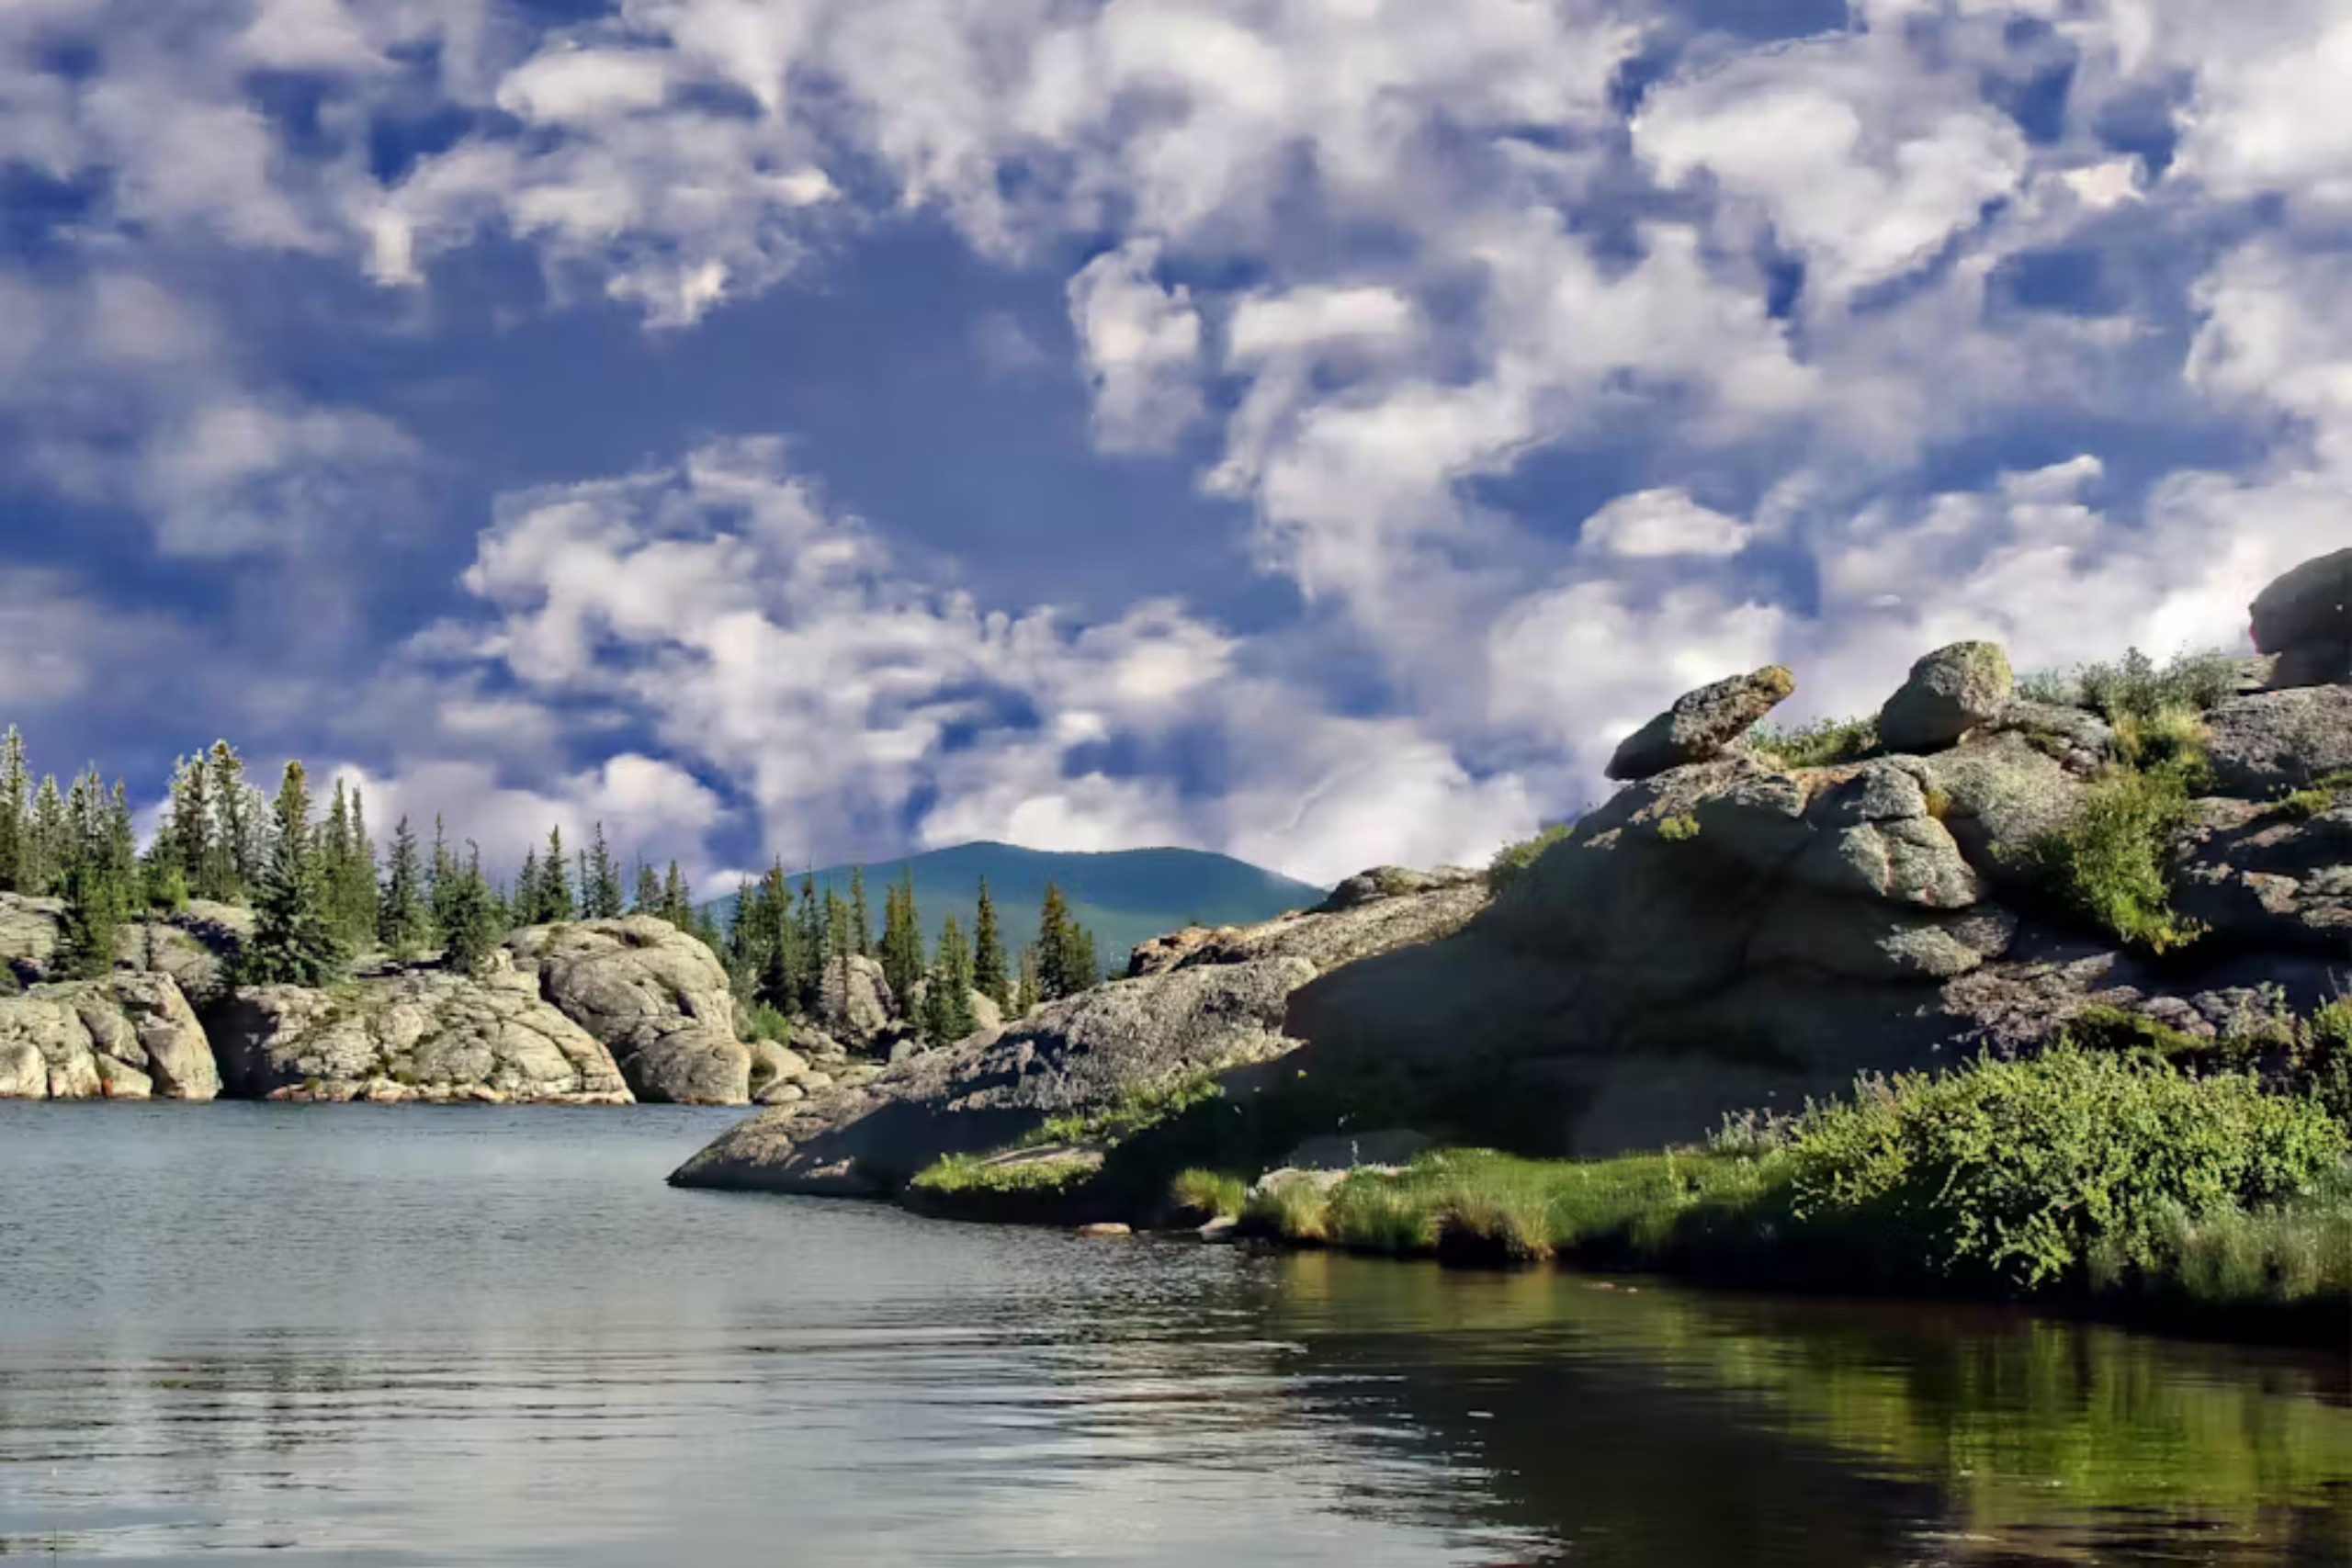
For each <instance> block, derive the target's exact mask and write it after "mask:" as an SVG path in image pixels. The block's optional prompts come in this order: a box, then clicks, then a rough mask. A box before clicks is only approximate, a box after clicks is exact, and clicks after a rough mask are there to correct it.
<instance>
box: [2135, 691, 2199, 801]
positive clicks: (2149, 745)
mask: <svg viewBox="0 0 2352 1568" xmlns="http://www.w3.org/2000/svg"><path fill="white" fill-rule="evenodd" d="M2210 739H2211V734H2210V732H2209V731H2208V730H2207V729H2206V728H2205V719H2204V716H2202V715H2201V714H2199V712H2198V711H2197V710H2196V709H2194V708H2190V707H2183V706H2172V707H2162V708H2158V709H2157V710H2156V711H2155V712H2154V713H2151V714H2147V715H2144V716H2143V715H2140V714H2130V713H2127V714H2124V715H2123V716H2120V717H2119V718H2118V719H2116V721H2115V754H2116V756H2117V757H2118V758H2119V759H2120V761H2122V763H2123V765H2124V766H2125V767H2127V768H2139V769H2142V770H2150V769H2159V768H2169V769H2174V770H2177V772H2178V773H2180V775H2181V781H2182V783H2183V784H2186V785H2187V786H2188V787H2189V788H2192V789H2194V788H2198V787H2201V786H2202V785H2203V784H2204V783H2205V782H2206V777H2207V769H2206V765H2205V748H2206V743H2207V742H2208V741H2209V740H2210Z"/></svg>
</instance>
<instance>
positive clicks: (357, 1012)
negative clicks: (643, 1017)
mask: <svg viewBox="0 0 2352 1568" xmlns="http://www.w3.org/2000/svg"><path fill="white" fill-rule="evenodd" d="M212 1042H213V1050H214V1054H215V1055H216V1057H217V1058H218V1060H219V1063H220V1077H221V1082H222V1084H223V1086H224V1088H225V1089H226V1090H227V1091H228V1092H229V1093H231V1094H233V1095H236V1096H238V1097H239V1098H242V1099H248V1100H376V1101H400V1100H473V1101H481V1102H487V1103H492V1104H510V1103H515V1104H519V1103H545V1102H557V1103H564V1104H575V1105H626V1104H628V1103H629V1102H630V1099H631V1096H630V1093H629V1089H628V1084H627V1083H626V1082H625V1081H624V1080H623V1078H622V1076H621V1072H620V1069H619V1067H618V1066H616V1063H615V1062H614V1059H613V1055H612V1053H611V1052H610V1051H608V1050H606V1049H605V1046H604V1044H603V1043H600V1042H599V1041H597V1040H596V1039H595V1038H594V1036H593V1035H591V1034H590V1033H589V1032H587V1031H586V1030H584V1029H582V1027H581V1026H580V1025H579V1024H577V1023H575V1022H573V1021H571V1019H570V1018H567V1017H566V1016H565V1015H564V1014H563V1013H561V1012H560V1011H559V1010H556V1009H555V1008H554V1007H553V1006H551V1005H550V1004H548V1002H546V1001H544V1000H542V999H541V998H540V996H539V986H538V983H537V980H536V979H535V978H534V977H533V976H530V975H528V974H524V973H519V972H517V971H515V969H513V968H512V967H503V968H500V969H497V970H494V971H493V972H492V974H490V975H489V976H485V977H483V978H481V979H472V978H468V977H466V976H458V975H452V974H449V973H447V972H446V971H442V970H414V971H406V972H396V973H393V974H390V975H386V976H378V977H375V978H370V979H363V980H353V981H346V982H345V983H344V984H342V985H340V986H336V987H332V988H330V989H326V990H307V989H302V988H300V987H292V986H258V987H248V988H246V989H244V990H243V991H241V992H240V993H239V994H238V995H237V997H236V998H235V1000H234V1001H232V1002H231V1003H229V1004H228V1005H226V1006H225V1007H223V1008H222V1009H220V1010H219V1011H218V1012H217V1013H216V1014H215V1016H214V1018H213V1019H212Z"/></svg>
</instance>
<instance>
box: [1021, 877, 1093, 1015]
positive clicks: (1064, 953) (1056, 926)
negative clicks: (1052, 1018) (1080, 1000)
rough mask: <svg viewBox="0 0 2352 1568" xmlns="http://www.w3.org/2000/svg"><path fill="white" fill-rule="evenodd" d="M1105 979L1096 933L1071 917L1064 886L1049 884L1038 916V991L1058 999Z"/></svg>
mask: <svg viewBox="0 0 2352 1568" xmlns="http://www.w3.org/2000/svg"><path fill="white" fill-rule="evenodd" d="M1102 979H1103V965H1102V961H1101V959H1100V958H1099V957H1098V956H1097V955H1096V953H1095V951H1094V933H1093V932H1091V931H1088V930H1087V929H1086V928H1085V927H1084V926H1081V925H1080V924H1079V923H1078V922H1077V921H1076V920H1073V919H1070V915H1069V904H1068V903H1067V902H1065V901H1064V899H1063V898H1062V890H1061V889H1060V888H1059V887H1057V886H1055V885H1054V884H1053V883H1050V882H1048V883H1046V903H1045V908H1043V909H1041V910H1040V911H1039V912H1038V918H1037V987H1038V994H1039V995H1040V996H1042V997H1043V998H1045V999H1046V1001H1049V1002H1055V1001H1059V1000H1061V999H1062V998H1064V997H1074V996H1076V995H1078V994H1079V993H1080V991H1085V990H1091V989H1092V988H1093V987H1095V986H1096V985H1099V984H1100V983H1101V982H1102Z"/></svg>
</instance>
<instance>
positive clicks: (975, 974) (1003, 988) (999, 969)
mask: <svg viewBox="0 0 2352 1568" xmlns="http://www.w3.org/2000/svg"><path fill="white" fill-rule="evenodd" d="M972 988H973V989H974V990H976V991H978V992H979V993H980V994H981V995H983V996H985V997H987V998H989V1000H990V1001H992V1002H994V1003H996V1005H997V1006H998V1007H1000V1008H1003V1009H1006V1010H1010V1009H1011V1008H1012V976H1009V975H1007V974H1006V973H1005V968H1004V938H1003V937H1002V936H1001V934H999V932H998V931H997V929H996V903H995V901H994V900H993V899H991V898H989V879H988V878H987V877H985V876H983V877H981V878H980V902H979V907H978V908H977V909H975V910H974V911H973V913H972Z"/></svg>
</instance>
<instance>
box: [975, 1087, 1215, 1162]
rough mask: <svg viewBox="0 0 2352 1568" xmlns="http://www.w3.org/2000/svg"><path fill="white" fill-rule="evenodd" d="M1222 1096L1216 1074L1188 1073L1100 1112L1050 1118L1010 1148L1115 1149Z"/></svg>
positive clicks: (1126, 1096) (1137, 1091)
mask: <svg viewBox="0 0 2352 1568" xmlns="http://www.w3.org/2000/svg"><path fill="white" fill-rule="evenodd" d="M1224 1092H1225V1090H1224V1089H1222V1088H1221V1087H1219V1085H1218V1083H1217V1075H1216V1073H1215V1072H1212V1071H1207V1070H1203V1071H1200V1072H1195V1073H1188V1074H1186V1075H1184V1076H1183V1077H1179V1078H1175V1079H1172V1080H1170V1081H1169V1082H1166V1083H1159V1084H1154V1085H1152V1086H1151V1087H1149V1088H1148V1089H1135V1090H1131V1091H1130V1092H1128V1093H1126V1094H1124V1095H1122V1096H1120V1097H1119V1098H1118V1099H1117V1100H1114V1101H1113V1102H1112V1103H1111V1104H1109V1105H1107V1106H1104V1107H1103V1109H1101V1110H1099V1111H1083V1112H1072V1113H1070V1114H1068V1115H1062V1116H1056V1117H1053V1118H1052V1119H1050V1120H1048V1121H1047V1122H1046V1123H1045V1124H1044V1125H1043V1126H1041V1127H1039V1128H1037V1129H1036V1130H1035V1132H1032V1133H1030V1134H1028V1135H1027V1136H1026V1137H1023V1139H1022V1140H1021V1141H1020V1142H1019V1143H1018V1144H1015V1145H1013V1146H1014V1147H1015V1148H1023V1149H1028V1148H1038V1147H1042V1146H1044V1145H1048V1144H1090V1145H1093V1146H1094V1147H1096V1148H1101V1149H1114V1148H1117V1147H1118V1146H1119V1145H1121V1144H1124V1143H1125V1142H1126V1141H1127V1140H1128V1139H1130V1138H1133V1137H1135V1136H1136V1134H1140V1133H1146V1132H1148V1131H1150V1130H1151V1129H1152V1128H1154V1127H1157V1126H1159V1124H1160V1123H1161V1122H1170V1121H1173V1120H1174V1119H1175V1118H1177V1117H1179V1116H1182V1115H1183V1114H1184V1113H1185V1112H1186V1111H1190V1110H1192V1109H1193V1107H1195V1106H1198V1105H1204V1104H1206V1103H1207V1102H1208V1101H1210V1100H1215V1099H1216V1098H1217V1097H1218V1096H1220V1095H1222V1094H1223V1093H1224Z"/></svg>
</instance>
